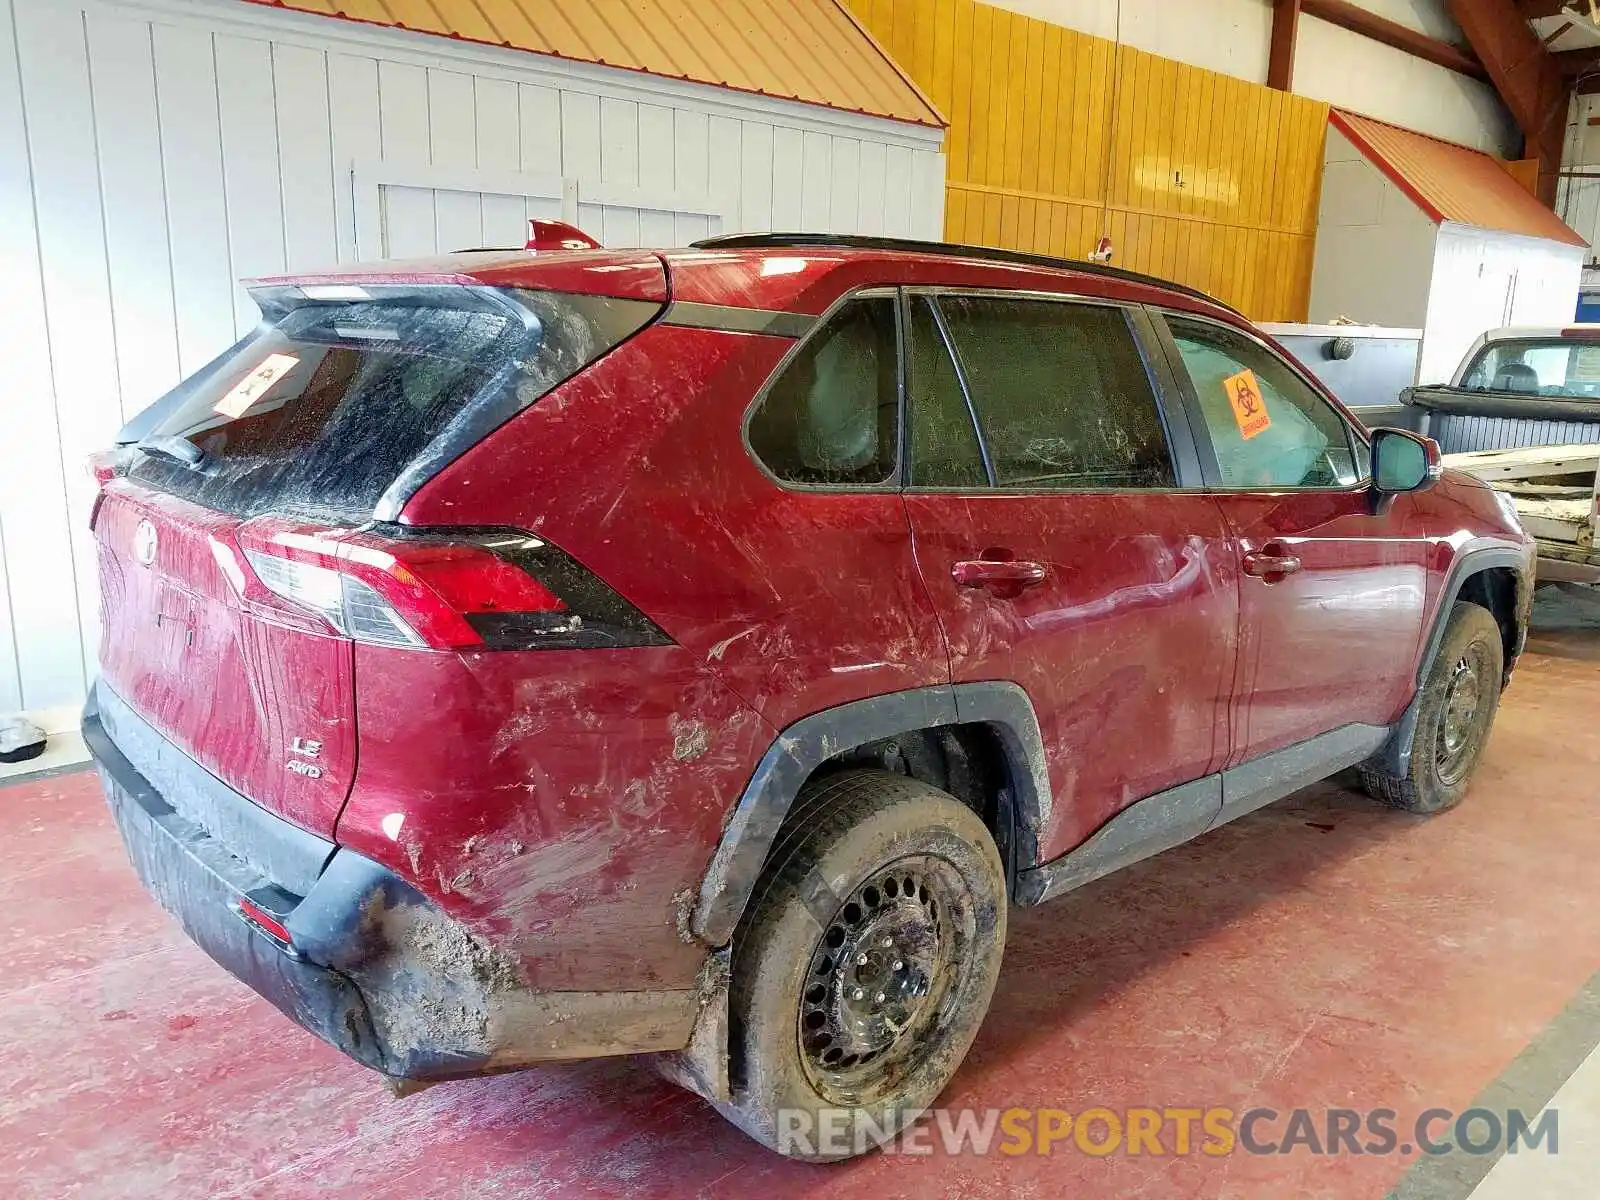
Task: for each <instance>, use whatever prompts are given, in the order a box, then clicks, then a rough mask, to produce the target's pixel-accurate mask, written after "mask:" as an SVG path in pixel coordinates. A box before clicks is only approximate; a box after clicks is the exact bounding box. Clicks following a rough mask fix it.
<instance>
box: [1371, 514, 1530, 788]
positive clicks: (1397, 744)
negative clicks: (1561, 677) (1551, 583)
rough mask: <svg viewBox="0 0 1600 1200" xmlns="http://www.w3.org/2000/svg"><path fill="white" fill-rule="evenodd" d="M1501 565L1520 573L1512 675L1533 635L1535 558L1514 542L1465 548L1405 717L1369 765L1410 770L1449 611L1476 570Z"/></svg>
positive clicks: (1444, 593)
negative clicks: (1427, 687) (1530, 624)
mask: <svg viewBox="0 0 1600 1200" xmlns="http://www.w3.org/2000/svg"><path fill="white" fill-rule="evenodd" d="M1498 567H1508V568H1510V569H1511V571H1512V572H1513V573H1514V574H1515V575H1516V578H1517V607H1516V613H1515V614H1514V616H1515V620H1516V637H1515V640H1514V643H1513V645H1512V655H1511V658H1509V659H1507V661H1506V664H1505V670H1506V673H1507V675H1509V674H1510V672H1511V667H1512V664H1513V662H1514V660H1515V659H1516V657H1517V656H1519V655H1520V654H1521V653H1522V648H1523V644H1524V642H1525V641H1526V640H1527V636H1528V623H1527V617H1526V614H1527V611H1528V607H1529V605H1530V604H1531V603H1532V595H1533V559H1532V558H1531V557H1530V555H1529V553H1528V552H1527V551H1525V550H1519V549H1515V548H1513V547H1511V546H1488V547H1483V548H1481V549H1477V550H1466V551H1463V552H1462V553H1461V554H1459V555H1457V556H1456V560H1455V562H1453V563H1451V564H1450V571H1449V574H1447V575H1446V576H1445V581H1444V586H1443V587H1441V588H1440V589H1439V603H1438V604H1437V605H1436V606H1435V608H1434V613H1433V621H1432V623H1431V624H1430V625H1429V627H1428V636H1427V638H1426V640H1425V641H1424V642H1423V645H1422V657H1421V658H1420V659H1419V660H1418V662H1417V674H1416V691H1415V693H1414V694H1413V695H1412V697H1411V703H1410V704H1408V705H1406V709H1405V712H1403V713H1401V714H1400V720H1399V721H1398V722H1397V723H1396V724H1395V727H1394V732H1393V734H1392V735H1391V736H1390V738H1389V740H1388V741H1387V742H1386V743H1384V746H1383V748H1382V749H1380V750H1379V751H1378V753H1377V754H1375V755H1373V757H1372V759H1371V760H1370V761H1369V765H1370V766H1373V767H1375V768H1377V769H1378V770H1380V771H1382V772H1383V773H1384V774H1385V775H1390V776H1393V777H1394V778H1395V779H1404V778H1405V777H1406V776H1407V775H1408V774H1409V773H1410V771H1411V743H1412V741H1413V740H1414V738H1415V736H1416V732H1417V721H1418V719H1419V718H1420V716H1421V712H1422V687H1423V684H1424V683H1426V682H1427V678H1428V670H1429V668H1430V667H1432V666H1433V660H1434V658H1435V656H1436V655H1437V654H1438V653H1439V646H1440V644H1441V643H1442V642H1443V641H1444V632H1445V628H1446V627H1447V626H1448V625H1449V624H1450V613H1451V610H1452V609H1453V608H1454V607H1455V603H1456V601H1457V600H1458V599H1459V598H1460V596H1461V589H1462V588H1463V587H1464V586H1465V584H1466V582H1467V580H1468V579H1470V578H1471V577H1472V576H1474V575H1479V574H1482V573H1483V572H1484V571H1488V570H1493V569H1495V568H1498Z"/></svg>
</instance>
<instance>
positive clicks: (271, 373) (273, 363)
mask: <svg viewBox="0 0 1600 1200" xmlns="http://www.w3.org/2000/svg"><path fill="white" fill-rule="evenodd" d="M299 365H300V359H299V358H298V357H296V356H295V355H293V354H269V355H267V357H266V358H265V359H263V360H262V363H261V365H260V366H259V367H257V368H256V369H255V370H254V371H251V372H250V374H248V375H246V376H245V377H244V378H243V379H241V380H240V381H239V382H238V383H236V384H234V386H233V390H232V391H230V392H229V393H228V394H227V395H226V396H224V397H223V398H222V399H221V400H218V401H217V402H216V403H215V404H213V405H212V406H211V411H212V412H215V413H220V414H221V415H222V416H224V417H242V416H244V414H245V412H246V411H247V410H248V409H249V408H250V406H251V405H252V404H254V403H255V402H256V401H257V400H259V399H261V398H262V397H263V396H265V395H266V394H267V393H268V392H270V391H271V390H272V385H273V384H275V383H277V382H278V380H280V379H282V378H283V377H284V376H285V375H287V374H288V373H289V372H290V371H292V370H294V368H295V367H297V366H299Z"/></svg>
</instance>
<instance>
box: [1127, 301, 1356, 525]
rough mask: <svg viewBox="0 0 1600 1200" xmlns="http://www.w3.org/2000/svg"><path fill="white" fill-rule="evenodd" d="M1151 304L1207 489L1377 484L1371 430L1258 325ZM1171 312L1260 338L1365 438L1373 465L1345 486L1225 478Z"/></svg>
mask: <svg viewBox="0 0 1600 1200" xmlns="http://www.w3.org/2000/svg"><path fill="white" fill-rule="evenodd" d="M1145 308H1146V310H1147V311H1148V313H1149V315H1150V318H1151V326H1152V328H1153V331H1154V332H1155V334H1156V338H1157V340H1158V342H1159V343H1160V345H1161V348H1162V352H1163V353H1164V354H1165V356H1166V358H1167V361H1168V366H1169V368H1170V370H1171V372H1172V374H1173V376H1174V377H1175V383H1176V386H1177V389H1178V394H1179V395H1180V396H1181V397H1182V398H1183V405H1184V408H1185V409H1186V411H1187V413H1188V424H1189V426H1190V427H1191V430H1192V432H1193V436H1194V440H1195V443H1196V448H1197V450H1198V452H1199V457H1200V470H1201V474H1202V476H1203V478H1204V480H1205V487H1204V488H1203V489H1202V490H1204V491H1208V492H1220V493H1233V492H1249V493H1253V494H1258V495H1272V494H1274V493H1290V494H1297V493H1301V492H1321V493H1324V494H1345V493H1348V494H1356V493H1363V492H1368V491H1370V490H1371V487H1372V480H1371V465H1370V462H1371V458H1370V455H1371V443H1372V438H1371V436H1370V435H1369V434H1368V433H1367V430H1366V429H1365V427H1363V426H1360V425H1358V424H1356V423H1353V422H1351V421H1350V420H1349V419H1348V418H1347V417H1346V416H1345V414H1344V413H1343V412H1342V411H1341V410H1340V408H1339V406H1338V405H1337V404H1335V403H1333V402H1332V401H1331V400H1330V399H1329V397H1328V393H1327V391H1326V390H1325V389H1324V388H1323V387H1322V386H1321V385H1320V384H1319V383H1316V382H1314V381H1313V379H1312V377H1311V376H1310V375H1308V374H1307V373H1306V372H1305V371H1303V370H1301V369H1300V368H1299V366H1297V365H1296V364H1295V362H1294V361H1293V360H1292V359H1290V358H1288V357H1286V356H1285V355H1283V354H1281V353H1279V352H1278V351H1277V350H1276V349H1275V348H1274V347H1273V346H1272V344H1271V343H1270V342H1268V341H1267V340H1266V339H1264V338H1263V337H1261V336H1260V335H1259V334H1258V333H1256V332H1255V330H1253V329H1248V328H1245V327H1243V326H1240V325H1235V324H1233V323H1232V322H1229V321H1219V320H1217V319H1216V318H1215V317H1210V316H1206V315H1204V314H1202V313H1196V312H1188V311H1186V310H1184V309H1181V308H1168V307H1165V306H1163V305H1156V304H1151V305H1146V306H1145ZM1169 316H1170V317H1176V318H1178V319H1179V320H1182V321H1193V322H1195V323H1197V324H1201V325H1214V326H1216V327H1217V328H1219V329H1223V330H1226V331H1227V332H1229V333H1232V334H1235V335H1238V336H1240V337H1243V338H1245V339H1246V340H1248V341H1250V342H1253V343H1255V345H1256V346H1258V347H1259V348H1260V349H1261V351H1262V352H1263V353H1265V354H1267V355H1268V356H1270V357H1271V358H1274V359H1276V360H1277V361H1278V362H1279V363H1280V364H1281V365H1282V366H1283V367H1284V369H1286V370H1287V371H1288V372H1289V373H1290V374H1291V375H1292V376H1294V378H1296V379H1298V380H1299V381H1300V382H1301V383H1302V384H1304V385H1305V386H1306V388H1307V389H1309V390H1310V392H1311V394H1312V395H1313V396H1315V397H1316V398H1317V399H1319V400H1321V401H1322V402H1323V403H1324V404H1326V405H1327V406H1328V411H1329V412H1331V413H1333V415H1334V417H1335V418H1337V420H1338V421H1339V424H1340V425H1342V426H1343V427H1344V430H1345V437H1346V439H1347V440H1352V441H1359V442H1360V443H1361V444H1362V445H1364V446H1366V447H1367V448H1368V463H1369V465H1368V468H1367V475H1366V476H1358V477H1357V478H1356V481H1355V482H1354V483H1350V484H1345V485H1342V486H1328V485H1319V486H1313V487H1287V486H1284V485H1281V484H1271V485H1268V486H1265V487H1237V486H1234V485H1231V484H1227V483H1224V482H1223V479H1222V466H1221V463H1220V462H1219V461H1218V459H1217V451H1216V447H1215V446H1214V445H1213V444H1212V441H1211V430H1210V427H1209V426H1207V424H1206V419H1205V410H1204V409H1203V408H1202V407H1201V405H1200V395H1199V393H1198V392H1197V391H1196V390H1195V386H1194V380H1193V379H1192V378H1191V377H1190V375H1189V369H1188V367H1187V366H1185V365H1184V361H1183V352H1182V351H1181V350H1179V349H1178V343H1177V339H1176V338H1175V337H1174V336H1173V333H1172V328H1171V326H1170V325H1168V324H1167V318H1168V317H1169ZM1350 450H1351V454H1352V458H1354V456H1355V446H1354V445H1351V446H1350Z"/></svg>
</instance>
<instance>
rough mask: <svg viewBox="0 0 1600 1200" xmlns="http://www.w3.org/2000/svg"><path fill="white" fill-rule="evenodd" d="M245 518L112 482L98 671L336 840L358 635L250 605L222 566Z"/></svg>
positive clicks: (149, 714)
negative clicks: (294, 621) (302, 623)
mask: <svg viewBox="0 0 1600 1200" xmlns="http://www.w3.org/2000/svg"><path fill="white" fill-rule="evenodd" d="M237 524H238V521H237V519H236V518H233V517H229V516H226V515H223V514H220V513H215V512H211V511H210V510H207V509H204V508H201V507H199V506H197V505H194V504H191V503H189V502H187V501H185V500H181V499H179V498H177V497H175V496H168V495H163V494H161V493H159V492H154V491H150V490H147V489H144V488H140V487H138V486H137V485H134V484H130V483H128V482H125V481H121V480H118V481H115V482H113V483H111V484H109V485H107V487H106V489H105V498H104V500H103V502H102V504H101V508H100V511H99V513H98V515H97V517H96V519H95V541H96V543H97V547H98V553H99V562H100V587H101V597H102V600H101V603H102V609H103V612H102V621H103V628H102V633H101V643H100V668H101V672H102V675H103V677H104V679H105V682H106V683H107V684H108V685H109V686H110V687H111V688H112V690H113V691H115V692H116V693H117V694H118V695H119V696H121V697H122V699H123V700H125V701H126V702H127V703H128V704H130V705H131V706H132V707H133V708H134V709H135V710H136V711H137V712H138V713H139V714H140V715H142V716H143V717H144V718H145V719H146V720H147V721H149V722H150V723H151V724H152V725H153V726H155V728H156V729H157V730H158V731H159V732H160V733H161V734H162V735H163V736H165V737H166V738H167V739H168V740H169V741H171V742H172V743H173V744H174V745H175V746H177V747H178V748H179V749H180V750H182V751H183V752H184V753H186V754H188V755H189V756H190V757H191V758H193V759H194V760H195V761H197V762H198V763H200V765H201V766H203V767H205V768H206V770H208V771H210V772H211V773H212V774H213V775H215V776H217V778H219V779H221V780H222V781H223V782H224V783H226V784H228V785H229V786H230V787H232V788H233V789H235V790H236V791H238V792H240V793H242V794H244V795H245V796H248V797H249V798H250V799H252V800H254V801H255V802H256V803H257V804H260V805H262V806H263V807H264V808H267V809H269V810H271V811H272V812H275V813H277V814H278V815H279V816H281V817H284V818H285V819H287V820H289V821H292V822H293V823H294V824H296V825H298V826H300V827H301V828H302V829H306V830H309V831H310V832H312V833H315V834H318V835H320V836H322V837H325V838H330V839H331V838H332V836H333V829H334V824H335V823H336V822H337V820H338V818H339V811H340V809H341V808H342V807H343V806H344V801H345V797H346V796H347V795H348V794H349V791H350V783H351V778H352V776H353V774H354V768H355V757H356V729H355V697H354V654H353V645H352V643H351V642H350V641H349V640H348V639H345V638H342V637H337V636H333V635H331V634H328V633H323V632H316V631H314V630H312V629H310V628H296V627H294V626H293V625H291V624H287V623H283V622H280V621H274V620H272V619H271V618H270V617H269V616H267V615H265V614H262V613H254V612H251V613H247V612H246V611H244V608H243V605H242V603H241V601H240V600H239V598H238V594H237V592H236V590H235V588H234V587H233V585H232V584H231V583H230V582H229V580H228V577H227V574H226V573H225V566H224V564H225V563H230V562H232V561H233V559H231V558H230V557H229V556H230V555H231V554H232V553H233V552H232V551H231V550H230V549H229V548H228V547H229V544H230V541H231V535H232V532H233V529H234V528H235V527H236V525H237ZM219 556H220V557H219Z"/></svg>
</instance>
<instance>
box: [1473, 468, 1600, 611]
mask: <svg viewBox="0 0 1600 1200" xmlns="http://www.w3.org/2000/svg"><path fill="white" fill-rule="evenodd" d="M1444 464H1445V466H1447V467H1450V468H1452V469H1453V470H1457V471H1464V472H1466V473H1467V474H1469V475H1474V476H1476V477H1477V478H1479V479H1482V480H1483V481H1484V482H1485V483H1487V484H1489V486H1491V487H1493V488H1496V489H1497V490H1499V491H1503V492H1505V493H1507V494H1508V495H1510V497H1511V500H1512V502H1513V503H1514V504H1515V505H1516V506H1517V515H1518V517H1520V518H1521V520H1522V525H1523V528H1525V529H1526V530H1527V531H1528V532H1529V533H1531V534H1532V535H1533V536H1534V538H1536V539H1537V540H1538V543H1539V578H1540V579H1541V580H1557V581H1565V582H1569V583H1600V551H1597V549H1596V544H1595V533H1596V530H1597V527H1600V491H1597V482H1596V481H1597V479H1600V442H1594V443H1589V444H1584V445H1555V446H1528V447H1522V448H1519V449H1513V450H1478V451H1467V452H1464V453H1456V454H1446V455H1445V456H1444Z"/></svg>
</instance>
